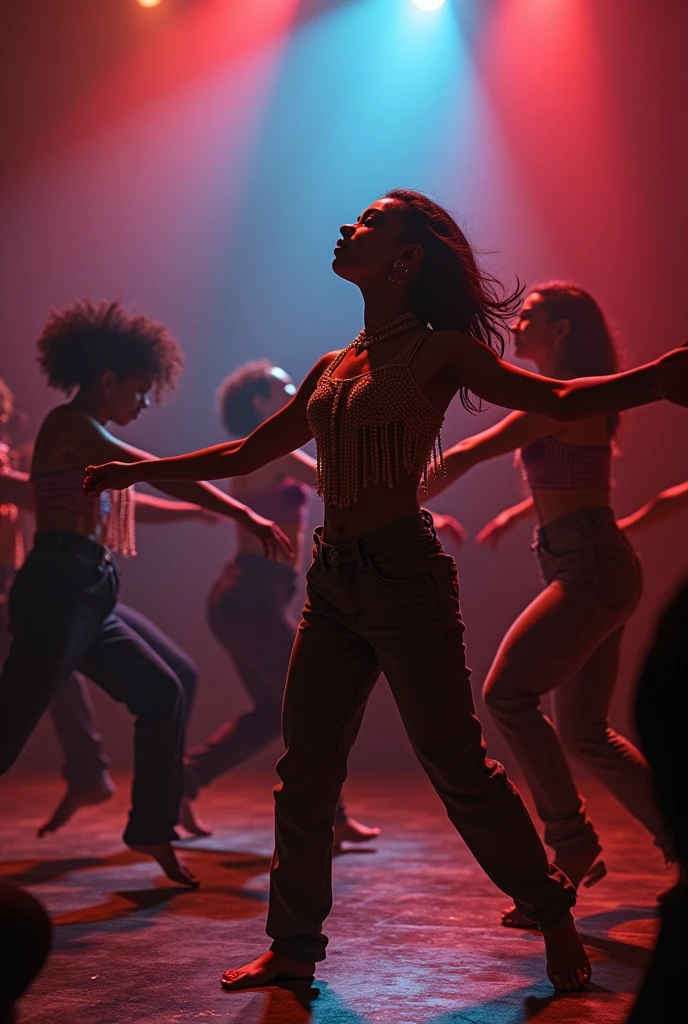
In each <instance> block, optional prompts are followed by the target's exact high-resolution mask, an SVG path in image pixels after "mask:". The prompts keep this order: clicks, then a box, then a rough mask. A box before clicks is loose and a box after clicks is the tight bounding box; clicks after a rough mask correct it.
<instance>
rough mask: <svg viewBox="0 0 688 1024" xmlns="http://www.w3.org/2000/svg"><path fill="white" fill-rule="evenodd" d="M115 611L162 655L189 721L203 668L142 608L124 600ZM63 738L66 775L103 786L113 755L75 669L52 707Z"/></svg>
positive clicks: (80, 785) (70, 780) (78, 783)
mask: <svg viewBox="0 0 688 1024" xmlns="http://www.w3.org/2000/svg"><path fill="white" fill-rule="evenodd" d="M114 614H115V615H116V617H117V618H118V619H119V620H120V622H123V623H125V625H127V626H129V628H130V629H132V630H133V631H134V633H136V634H137V636H139V637H141V639H142V640H143V642H144V643H145V644H146V645H147V646H148V647H149V648H150V649H151V651H153V653H154V654H156V655H157V656H158V657H159V658H162V660H163V662H164V663H165V665H167V667H168V668H169V669H171V670H172V672H173V673H174V674H175V675H176V677H177V678H178V679H179V682H180V683H181V685H182V689H183V691H184V710H185V713H186V720H187V722H188V720H189V718H190V716H191V712H192V710H193V705H194V698H195V695H196V684H197V681H198V670H197V668H196V665H195V664H194V662H193V661H192V660H191V658H190V657H189V656H188V654H186V652H185V651H183V650H182V649H181V647H178V646H177V645H176V644H175V642H174V641H173V640H171V639H170V638H169V637H168V636H167V635H166V634H165V633H163V631H162V630H161V629H160V628H159V627H158V626H156V625H155V623H153V622H151V620H150V619H148V618H146V616H145V615H143V614H142V613H141V612H138V611H136V610H135V609H134V608H129V607H128V606H127V605H126V604H121V603H120V602H118V603H117V604H116V605H115V610H114ZM49 712H50V717H51V718H52V721H53V725H54V726H55V732H56V733H57V739H58V742H59V744H60V747H61V748H62V753H63V755H64V766H63V769H62V777H63V778H64V780H65V782H66V783H67V785H68V786H69V787H70V788H72V789H84V788H85V787H86V786H94V785H98V783H99V782H101V780H102V778H103V775H104V774H105V772H106V771H107V769H108V767H109V764H110V759H109V758H108V756H107V754H106V753H105V747H104V744H103V737H102V736H101V734H100V731H99V728H98V720H97V718H96V713H95V709H94V707H93V703H92V701H91V695H90V694H89V692H88V686H87V684H86V680H85V678H84V676H83V675H82V674H81V673H80V672H73V673H72V674H71V676H70V677H69V679H68V680H67V682H66V683H65V684H64V686H61V687H60V689H59V690H58V691H57V693H56V694H55V696H54V698H53V700H52V702H51V704H50V708H49Z"/></svg>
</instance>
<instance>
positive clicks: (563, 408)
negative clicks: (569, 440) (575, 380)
mask: <svg viewBox="0 0 688 1024" xmlns="http://www.w3.org/2000/svg"><path fill="white" fill-rule="evenodd" d="M547 404H548V406H549V408H548V409H545V410H543V412H545V414H546V415H547V416H551V417H552V419H553V420H558V421H559V422H560V423H570V422H571V421H572V420H577V419H580V415H581V414H580V410H579V409H578V408H577V403H576V402H575V400H574V392H573V391H569V390H568V389H565V388H561V389H557V390H555V391H553V392H552V394H551V398H550V401H549V402H548V403H547Z"/></svg>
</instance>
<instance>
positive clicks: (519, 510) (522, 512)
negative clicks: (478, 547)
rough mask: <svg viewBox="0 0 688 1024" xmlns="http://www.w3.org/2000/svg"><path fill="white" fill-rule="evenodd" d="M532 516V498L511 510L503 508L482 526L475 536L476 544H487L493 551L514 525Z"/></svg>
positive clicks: (533, 506)
mask: <svg viewBox="0 0 688 1024" xmlns="http://www.w3.org/2000/svg"><path fill="white" fill-rule="evenodd" d="M534 514H535V503H534V501H533V499H532V497H530V498H525V499H524V500H523V501H520V502H519V503H518V505H512V506H511V508H505V509H504V511H503V512H500V513H499V515H497V516H495V517H494V519H492V520H490V522H489V523H487V525H486V526H483V528H482V530H481V531H480V533H478V534H477V535H476V538H475V541H476V544H489V546H490V547H491V548H492V550H493V551H494V549H495V548H496V547H497V545H498V544H499V542H500V541H501V540H502V539H503V538H504V537H505V536H506V534H507V533H509V532H510V531H511V529H512V528H513V527H514V526H516V523H520V522H521V520H522V519H530V518H531V516H533V515H534Z"/></svg>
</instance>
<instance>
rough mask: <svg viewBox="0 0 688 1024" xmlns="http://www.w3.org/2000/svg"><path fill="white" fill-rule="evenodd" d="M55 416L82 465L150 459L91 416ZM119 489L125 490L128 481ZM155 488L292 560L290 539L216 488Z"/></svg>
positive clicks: (67, 412)
mask: <svg viewBox="0 0 688 1024" xmlns="http://www.w3.org/2000/svg"><path fill="white" fill-rule="evenodd" d="M55 414H56V415H59V416H60V417H61V418H62V420H61V423H60V432H61V435H62V436H63V437H64V438H65V447H67V448H68V449H69V450H70V451H71V452H73V454H74V455H77V456H78V457H79V458H81V459H83V460H84V463H89V462H93V461H95V460H96V459H98V460H100V459H102V460H103V461H107V460H112V459H117V460H118V461H117V463H116V465H122V466H124V467H125V469H126V468H128V467H129V466H131V465H138V464H140V460H141V459H152V458H153V457H152V456H151V455H150V453H149V452H146V451H143V450H142V449H140V448H135V447H134V446H133V445H128V444H125V443H124V442H123V441H120V440H119V438H116V437H114V436H113V435H112V434H110V433H109V431H107V430H106V429H105V427H103V426H102V425H101V424H100V423H98V422H97V421H96V420H94V419H93V418H92V417H90V416H86V415H85V414H83V413H81V412H79V411H78V410H74V409H71V408H69V407H68V406H65V407H62V408H61V409H59V410H56V411H55ZM240 445H241V441H232V442H229V443H228V444H227V445H226V447H227V448H230V449H234V448H238V447H239V446H240ZM108 486H109V485H108ZM122 486H123V487H128V486H129V482H126V483H124V484H123V485H122ZM155 486H156V487H157V488H158V490H161V491H163V492H164V493H167V494H169V495H171V496H172V497H173V498H178V499H180V500H182V501H187V502H193V504H194V505H200V506H201V507H202V508H205V509H207V510H208V511H209V512H213V513H215V515H218V516H223V517H225V518H228V519H234V520H236V522H238V523H240V524H241V525H242V526H243V527H244V528H245V529H246V530H248V531H249V532H250V533H252V534H253V535H254V536H255V537H257V538H258V539H259V540H260V541H261V543H262V545H263V548H264V550H265V554H266V556H267V557H270V558H271V557H273V556H274V555H275V553H276V547H279V548H281V549H282V550H283V551H284V552H285V554H287V556H288V557H291V554H292V551H291V545H290V543H289V540H288V539H287V537H286V535H285V534H284V533H283V531H282V530H281V529H280V528H279V527H278V526H276V525H275V523H273V522H271V521H270V520H269V519H264V518H263V516H259V515H257V514H256V513H255V512H254V511H253V510H252V509H250V508H249V507H248V506H247V505H243V504H242V503H241V502H240V501H237V500H236V499H235V498H232V497H230V496H229V495H228V494H224V493H223V492H222V491H221V490H220V489H219V488H218V487H214V486H213V485H212V484H209V483H206V482H205V481H198V482H196V481H192V480H184V481H176V482H173V483H167V482H164V481H160V482H159V483H157V482H156V485H155ZM102 489H103V488H101V490H102Z"/></svg>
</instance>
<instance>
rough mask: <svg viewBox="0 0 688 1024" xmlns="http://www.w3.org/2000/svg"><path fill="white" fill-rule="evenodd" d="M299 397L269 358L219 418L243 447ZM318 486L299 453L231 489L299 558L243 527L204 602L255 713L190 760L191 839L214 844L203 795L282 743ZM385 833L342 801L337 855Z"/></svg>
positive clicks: (232, 381)
mask: <svg viewBox="0 0 688 1024" xmlns="http://www.w3.org/2000/svg"><path fill="white" fill-rule="evenodd" d="M295 393H296V388H295V386H294V383H293V381H292V379H291V377H290V376H289V374H288V373H286V372H285V371H284V370H282V369H281V368H280V367H278V366H274V365H273V364H272V363H270V362H269V361H268V360H267V359H263V360H260V361H258V362H254V363H247V364H246V365H245V366H242V367H240V368H239V369H238V370H236V371H235V372H234V373H233V374H231V376H229V377H227V379H226V380H225V381H224V382H223V384H222V385H221V387H220V390H219V404H220V416H221V419H222V423H223V426H224V427H225V429H226V430H227V433H228V434H229V435H230V436H232V435H233V436H234V437H240V438H244V437H246V435H247V434H250V433H251V431H252V430H255V428H256V427H257V426H259V425H260V424H261V423H262V422H263V421H264V420H266V419H268V418H269V417H270V416H272V415H274V413H276V412H278V411H279V410H280V409H282V408H283V407H284V406H285V405H286V404H287V402H289V401H290V400H291V398H292V397H293V396H294V394H295ZM315 487H316V463H315V459H313V458H311V456H310V455H307V454H306V452H302V451H295V452H291V453H290V454H289V455H285V456H284V457H283V458H282V459H278V460H277V461H276V462H271V463H269V464H268V465H267V466H265V467H264V468H262V469H260V470H258V471H257V472H255V473H250V474H249V475H248V476H245V477H238V478H237V479H235V480H233V482H232V493H233V495H234V497H235V498H237V499H238V500H240V501H243V502H246V503H247V504H249V505H250V506H251V508H253V509H255V510H256V511H258V512H260V514H261V515H264V516H267V517H268V518H270V519H274V521H275V522H276V523H278V524H279V526H280V528H281V529H282V530H283V531H284V533H285V534H286V535H287V537H288V538H289V541H290V543H291V546H292V551H293V556H292V558H290V559H289V561H288V562H287V563H286V564H285V563H284V562H283V561H280V562H278V561H269V560H268V559H266V558H265V555H264V553H263V549H262V547H261V545H260V543H259V542H258V541H257V540H256V538H255V537H254V536H253V535H252V534H251V533H249V532H248V531H247V530H244V529H242V528H241V527H239V530H238V535H239V536H238V551H237V554H236V555H235V557H234V559H233V560H232V561H231V562H230V563H229V564H228V565H227V566H225V568H224V570H223V571H222V573H221V575H220V576H219V578H218V579H217V580H216V582H215V584H214V585H213V587H212V589H211V591H210V595H209V598H208V622H209V625H210V628H211V630H212V632H213V634H214V636H215V639H216V640H217V641H218V643H219V644H221V645H222V647H224V648H225V650H226V651H227V652H228V653H229V654H230V656H231V657H232V659H233V661H234V664H235V665H236V668H237V671H238V672H239V675H240V678H241V681H242V683H243V685H244V687H245V689H246V692H247V693H248V694H249V696H250V697H251V700H252V701H253V708H252V709H251V710H250V711H247V712H246V713H245V714H243V715H241V717H239V718H237V719H236V720H234V721H231V722H227V723H225V724H224V725H223V726H222V727H221V728H220V729H218V731H217V732H216V733H214V734H213V735H212V736H211V737H210V738H209V739H207V740H206V741H205V743H203V744H201V745H200V746H198V747H196V748H194V749H193V750H191V751H189V752H188V753H187V755H186V757H185V758H184V794H185V795H184V797H183V798H182V803H181V808H180V823H181V824H182V825H183V826H184V827H185V828H186V829H187V830H188V831H189V832H191V833H193V834H194V835H208V834H209V832H208V829H206V828H205V827H204V826H203V825H201V824H200V823H199V821H198V820H197V818H196V815H195V812H194V807H193V801H194V800H195V799H196V797H197V796H198V791H199V789H200V788H201V787H203V786H207V785H208V784H209V783H210V782H212V780H213V779H215V778H217V776H218V775H220V774H222V773H223V772H226V771H229V770H230V769H232V768H234V767H235V766H236V765H238V764H241V763H242V762H243V761H245V760H247V758H249V757H251V756H252V755H253V754H255V753H257V751H259V750H261V749H262V748H263V747H265V746H266V745H267V744H268V743H270V742H271V741H272V740H274V739H276V738H277V737H278V736H279V735H280V717H281V711H282V697H283V695H284V683H285V680H286V678H287V669H288V668H289V657H290V655H291V649H292V647H293V644H294V637H295V635H296V626H297V624H296V622H295V621H294V620H293V618H292V616H291V613H290V611H289V604H290V602H291V599H292V598H293V596H294V592H295V590H296V582H297V580H296V571H295V567H296V566H297V565H298V566H300V565H301V562H302V558H303V538H304V532H305V529H306V515H305V512H306V503H307V502H308V490H309V489H313V490H315ZM379 834H380V829H379V828H369V827H368V826H367V825H362V824H361V822H359V821H356V820H355V819H354V818H350V817H349V816H348V815H347V813H346V810H345V808H344V802H343V800H341V799H340V801H339V803H338V804H337V812H336V817H335V828H334V835H335V847H339V846H340V845H341V843H342V842H350V843H365V842H369V841H370V840H371V839H374V838H375V837H376V836H378V835H379Z"/></svg>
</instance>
